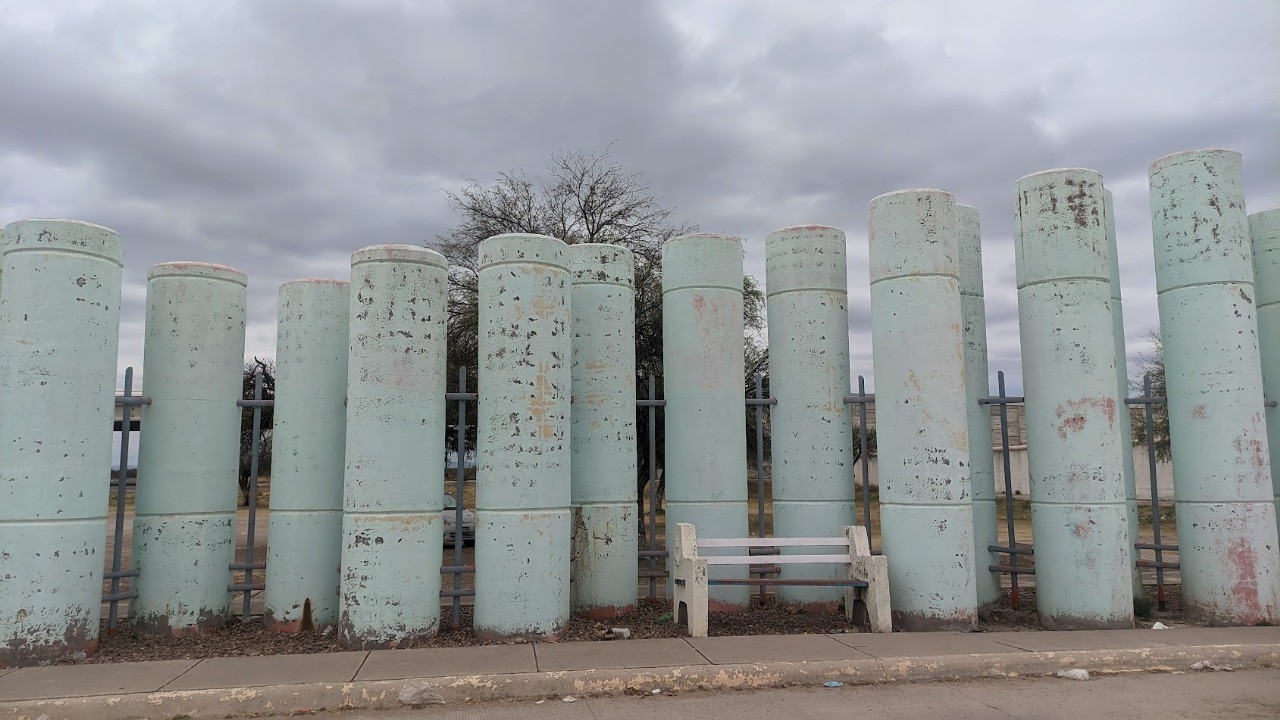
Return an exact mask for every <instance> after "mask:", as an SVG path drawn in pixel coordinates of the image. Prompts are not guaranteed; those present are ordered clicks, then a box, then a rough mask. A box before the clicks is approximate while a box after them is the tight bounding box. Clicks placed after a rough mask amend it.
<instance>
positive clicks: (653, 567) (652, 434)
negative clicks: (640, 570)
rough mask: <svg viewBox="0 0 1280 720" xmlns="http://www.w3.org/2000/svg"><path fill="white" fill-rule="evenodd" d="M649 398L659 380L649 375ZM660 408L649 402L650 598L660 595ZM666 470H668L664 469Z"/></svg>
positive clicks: (655, 394) (650, 398)
mask: <svg viewBox="0 0 1280 720" xmlns="http://www.w3.org/2000/svg"><path fill="white" fill-rule="evenodd" d="M648 399H649V400H651V401H652V400H657V399H658V396H657V380H656V379H655V378H654V376H653V375H652V374H650V375H649V397H648ZM657 433H658V408H657V406H656V405H654V404H653V403H652V402H650V403H649V538H648V539H649V552H650V555H649V599H651V600H652V599H653V598H655V597H657V595H658V578H657V577H655V573H656V572H657V571H658V558H657V557H656V556H655V555H653V554H652V553H653V551H655V550H657V538H658V477H657V476H658V471H657V463H658V434H657ZM663 472H666V470H663Z"/></svg>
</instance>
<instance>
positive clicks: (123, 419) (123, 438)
mask: <svg viewBox="0 0 1280 720" xmlns="http://www.w3.org/2000/svg"><path fill="white" fill-rule="evenodd" d="M124 397H126V398H129V397H133V368H131V367H130V368H125V371H124ZM132 424H133V406H132V405H130V404H129V403H128V401H126V402H124V403H122V404H121V406H120V474H119V477H118V479H117V482H116V518H115V545H114V546H112V550H111V601H110V603H109V608H110V609H109V610H108V613H107V629H108V630H110V631H111V633H112V634H115V631H116V623H117V618H118V617H119V611H120V610H119V608H120V600H119V598H118V597H117V596H118V595H119V594H120V571H121V570H122V569H123V568H121V565H122V564H123V561H124V547H123V543H124V503H125V490H126V489H127V488H126V486H127V485H128V484H129V435H130V430H131V427H130V425H132Z"/></svg>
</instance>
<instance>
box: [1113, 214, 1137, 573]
mask: <svg viewBox="0 0 1280 720" xmlns="http://www.w3.org/2000/svg"><path fill="white" fill-rule="evenodd" d="M1103 195H1104V196H1105V198H1106V206H1105V208H1104V210H1105V214H1104V215H1103V217H1104V220H1105V223H1106V231H1107V249H1108V251H1109V252H1110V253H1111V278H1110V281H1111V327H1112V332H1113V334H1114V336H1115V341H1116V385H1117V389H1116V399H1117V400H1119V401H1120V407H1121V408H1123V409H1122V410H1121V411H1120V442H1121V445H1122V446H1123V447H1124V448H1125V452H1124V455H1123V456H1122V459H1123V461H1124V504H1125V516H1126V520H1127V522H1126V526H1127V527H1128V528H1129V540H1128V547H1129V553H1130V560H1131V561H1133V560H1137V559H1138V551H1137V549H1136V548H1135V547H1134V544H1135V543H1137V542H1139V541H1140V540H1141V539H1142V537H1141V535H1140V534H1139V533H1138V478H1137V475H1136V474H1135V470H1134V466H1133V423H1132V422H1131V420H1130V414H1129V406H1128V405H1125V404H1124V400H1125V399H1126V398H1128V397H1129V355H1128V352H1127V350H1126V345H1125V337H1124V302H1123V300H1121V293H1120V252H1119V246H1118V245H1117V243H1116V213H1115V201H1114V199H1113V198H1112V196H1111V191H1110V190H1103ZM1129 575H1130V576H1131V577H1132V579H1133V595H1134V597H1140V596H1141V595H1142V593H1143V592H1144V590H1143V587H1142V570H1141V568H1139V567H1138V566H1137V564H1135V563H1133V562H1130V565H1129Z"/></svg>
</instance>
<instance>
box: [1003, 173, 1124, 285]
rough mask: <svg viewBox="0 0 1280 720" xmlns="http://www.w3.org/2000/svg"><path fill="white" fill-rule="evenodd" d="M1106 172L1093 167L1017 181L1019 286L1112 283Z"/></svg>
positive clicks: (1016, 225) (1015, 239) (1015, 230)
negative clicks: (1088, 281)
mask: <svg viewBox="0 0 1280 720" xmlns="http://www.w3.org/2000/svg"><path fill="white" fill-rule="evenodd" d="M1103 192H1104V189H1103V187H1102V175H1101V174H1099V173H1098V172H1096V171H1094V170H1089V169H1087V168H1058V169H1054V170H1044V171H1041V172H1037V173H1032V174H1030V175H1027V176H1025V177H1022V178H1019V179H1018V183H1017V197H1016V218H1015V223H1014V244H1013V249H1014V265H1015V268H1016V271H1017V277H1018V287H1019V288H1022V287H1025V286H1027V285H1031V284H1035V283H1038V282H1045V281H1050V280H1063V279H1068V278H1070V279H1080V278H1089V279H1096V280H1100V281H1102V282H1106V283H1110V281H1111V250H1110V248H1108V247H1107V232H1106V227H1105V225H1104V219H1105V218H1104V215H1105V213H1106V200H1105V197H1104V195H1103Z"/></svg>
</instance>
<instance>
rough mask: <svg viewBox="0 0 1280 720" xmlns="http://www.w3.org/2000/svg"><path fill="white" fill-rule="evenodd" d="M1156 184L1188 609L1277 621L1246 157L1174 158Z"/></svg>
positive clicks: (1216, 618) (1232, 618) (1215, 616)
mask: <svg viewBox="0 0 1280 720" xmlns="http://www.w3.org/2000/svg"><path fill="white" fill-rule="evenodd" d="M1150 182H1151V224H1152V230H1153V232H1154V234H1155V255H1156V291H1157V293H1158V296H1159V305H1160V336H1161V339H1162V341H1163V342H1162V344H1163V346H1164V369H1165V384H1166V387H1167V389H1168V395H1169V435H1170V445H1171V449H1172V452H1173V483H1174V496H1175V499H1176V503H1177V513H1178V546H1179V548H1180V551H1179V558H1180V560H1179V561H1180V562H1181V565H1182V567H1181V572H1182V603H1183V609H1184V612H1185V613H1186V615H1187V617H1188V618H1189V619H1193V620H1197V621H1203V622H1208V623H1214V624H1223V625H1232V624H1236V625H1252V624H1255V623H1258V622H1262V621H1267V622H1273V623H1274V622H1276V621H1277V619H1280V612H1278V611H1280V552H1277V548H1278V547H1280V544H1278V543H1277V530H1276V517H1275V513H1276V509H1275V505H1274V496H1273V489H1272V482H1271V462H1270V458H1269V449H1268V444H1267V428H1266V414H1265V408H1264V406H1263V385H1262V369H1261V363H1260V361H1259V349H1258V320H1257V316H1256V315H1255V312H1256V306H1255V299H1254V298H1255V290H1254V286H1253V257H1252V252H1251V247H1250V246H1251V242H1250V238H1249V224H1248V220H1247V216H1246V215H1245V206H1244V188H1243V182H1242V179H1241V168H1240V154H1239V153H1236V152H1232V151H1230V150H1198V151H1193V152H1182V153H1176V154H1173V155H1168V156H1166V157H1163V158H1161V159H1159V160H1157V161H1156V162H1155V163H1153V164H1152V165H1151V170H1150Z"/></svg>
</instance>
